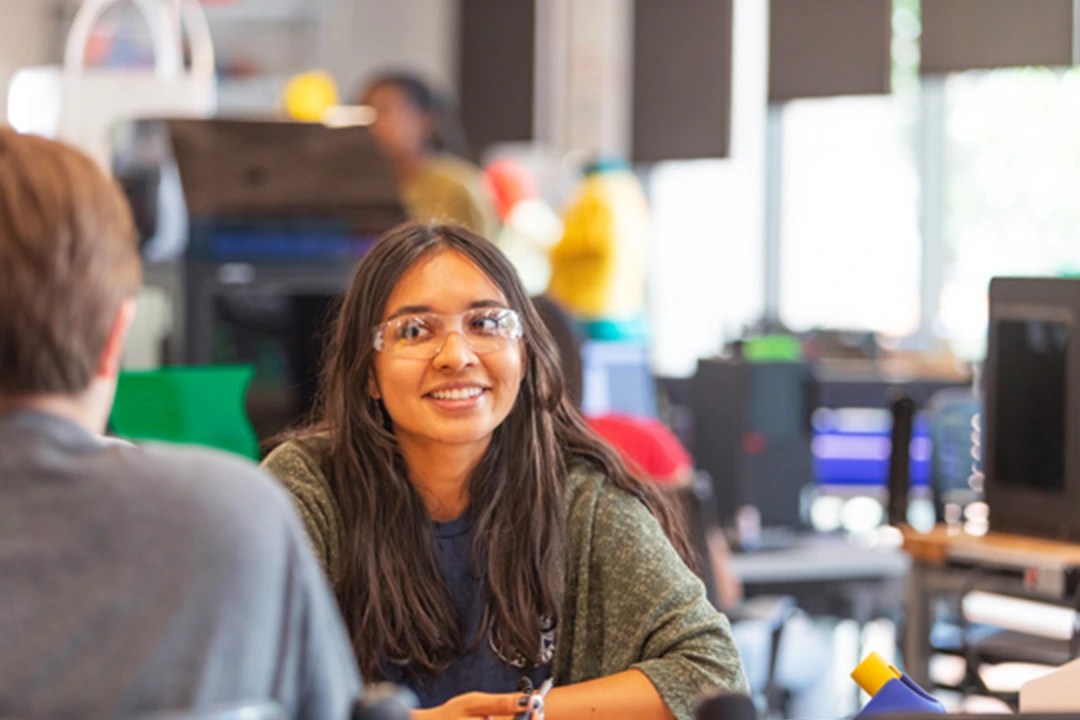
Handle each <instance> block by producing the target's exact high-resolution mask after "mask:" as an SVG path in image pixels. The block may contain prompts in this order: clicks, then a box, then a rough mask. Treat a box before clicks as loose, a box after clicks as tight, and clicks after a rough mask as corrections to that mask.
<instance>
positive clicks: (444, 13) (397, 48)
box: [320, 0, 458, 97]
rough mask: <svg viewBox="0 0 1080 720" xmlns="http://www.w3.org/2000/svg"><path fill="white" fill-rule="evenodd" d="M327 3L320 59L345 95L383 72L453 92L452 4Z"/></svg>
mask: <svg viewBox="0 0 1080 720" xmlns="http://www.w3.org/2000/svg"><path fill="white" fill-rule="evenodd" d="M327 1H328V3H329V7H328V13H329V17H328V22H327V23H326V26H325V28H324V34H323V39H324V42H323V46H322V49H321V53H320V55H321V61H322V64H323V66H324V67H325V68H326V69H327V70H329V71H330V72H331V73H333V75H334V76H335V77H336V78H337V81H338V83H339V84H340V85H341V90H342V92H343V93H344V94H345V95H346V97H350V96H352V94H353V93H355V92H358V91H359V90H360V84H361V83H363V82H364V81H365V80H366V79H367V78H369V77H371V76H372V75H373V74H375V73H377V72H379V71H381V70H385V69H387V68H391V69H408V70H411V71H414V72H416V73H418V74H419V75H420V76H421V77H423V78H425V79H427V80H430V81H431V82H433V83H434V84H435V85H436V86H438V87H440V88H442V89H444V90H446V91H449V92H454V91H456V89H457V88H456V86H457V62H456V58H457V16H458V2H457V0H327Z"/></svg>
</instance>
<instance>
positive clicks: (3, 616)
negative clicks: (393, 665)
mask: <svg viewBox="0 0 1080 720" xmlns="http://www.w3.org/2000/svg"><path fill="white" fill-rule="evenodd" d="M359 691H360V680H359V675H358V672H357V668H356V663H355V659H354V657H353V653H352V649H351V647H350V646H349V643H348V639H347V635H346V632H345V629H344V626H343V624H342V622H341V618H340V616H339V615H338V611H337V606H336V604H335V602H334V599H333V597H332V595H331V594H330V591H329V589H328V587H327V585H326V581H325V580H324V578H323V574H322V571H321V570H320V568H319V566H318V565H317V564H316V562H315V559H314V557H313V556H312V555H311V551H310V549H309V547H308V543H307V540H306V538H305V536H304V531H303V529H302V527H301V526H300V523H299V521H298V520H297V518H296V516H295V514H294V511H293V508H292V503H291V502H290V500H289V499H288V497H287V496H286V495H285V494H284V492H283V491H282V490H280V489H279V488H278V486H277V485H276V484H275V483H274V482H273V481H272V480H270V479H269V478H267V477H266V476H265V475H263V474H262V473H261V472H260V471H259V470H257V469H256V468H255V467H253V466H252V465H250V464H248V463H246V462H244V461H242V460H240V459H238V458H234V457H231V456H227V455H225V454H222V453H216V452H209V451H195V450H182V449H178V448H170V447H163V446H152V447H141V448H137V447H125V446H123V445H119V444H105V443H103V442H101V441H100V440H99V439H98V438H95V437H94V436H93V435H91V434H89V433H88V432H86V431H85V430H83V429H82V428H80V427H79V426H77V425H75V424H73V423H71V422H68V421H66V420H63V419H60V418H57V417H54V416H50V415H46V414H41V413H31V412H18V413H12V414H8V415H4V416H0V717H7V716H14V717H33V718H61V717H64V718H74V717H78V718H104V717H138V716H140V715H143V714H146V713H150V712H155V711H161V710H171V709H187V710H195V709H200V710H201V709H208V708H212V707H216V706H220V705H227V704H236V703H242V702H265V701H267V700H273V701H276V702H278V703H280V704H281V705H282V707H284V709H285V711H286V713H287V716H288V717H290V718H319V719H322V718H328V719H333V718H341V719H342V720H344V719H345V718H347V717H348V713H349V709H350V707H351V705H352V703H353V701H354V699H355V698H356V697H357V695H358V694H359Z"/></svg>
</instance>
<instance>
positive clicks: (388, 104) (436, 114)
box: [360, 73, 498, 237]
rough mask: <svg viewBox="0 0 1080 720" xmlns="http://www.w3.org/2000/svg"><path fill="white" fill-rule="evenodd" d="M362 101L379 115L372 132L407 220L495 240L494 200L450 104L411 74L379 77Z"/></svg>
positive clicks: (369, 86)
mask: <svg viewBox="0 0 1080 720" xmlns="http://www.w3.org/2000/svg"><path fill="white" fill-rule="evenodd" d="M360 101H361V103H363V104H364V105H367V106H369V107H371V108H372V109H373V110H374V111H375V120H374V122H373V123H372V124H371V132H372V134H373V135H374V136H375V140H376V141H377V142H378V143H379V147H381V148H382V151H383V152H384V153H385V154H386V156H387V159H388V160H389V161H390V166H391V168H392V169H393V172H394V176H395V177H396V179H397V182H398V189H399V192H400V195H401V201H402V204H403V205H404V206H405V209H406V211H407V212H408V213H409V216H410V217H412V218H413V219H415V220H418V221H420V222H437V223H447V224H452V225H460V226H462V227H465V228H467V229H469V230H472V231H473V232H475V233H478V234H480V235H483V236H485V237H493V236H494V235H495V234H496V231H497V229H498V220H497V219H496V217H495V208H494V204H493V199H492V197H491V193H490V191H489V190H488V188H487V186H486V185H485V182H484V178H483V175H482V173H481V171H480V169H479V168H478V167H476V166H475V165H473V164H472V163H470V162H469V161H468V160H466V159H465V157H466V155H467V152H466V150H465V139H464V134H463V133H462V132H461V129H460V127H458V123H457V120H456V117H455V116H454V113H453V111H452V109H451V105H450V102H449V101H448V100H446V99H445V98H443V97H441V96H440V95H439V94H438V93H436V92H435V90H433V89H432V88H431V87H430V86H428V85H427V84H426V83H425V82H424V81H422V80H420V79H419V78H418V77H415V76H413V75H410V74H407V73H388V74H385V75H380V76H378V77H376V78H375V79H374V80H372V81H371V82H370V83H368V85H367V87H366V89H365V90H364V92H363V93H362V95H361V98H360Z"/></svg>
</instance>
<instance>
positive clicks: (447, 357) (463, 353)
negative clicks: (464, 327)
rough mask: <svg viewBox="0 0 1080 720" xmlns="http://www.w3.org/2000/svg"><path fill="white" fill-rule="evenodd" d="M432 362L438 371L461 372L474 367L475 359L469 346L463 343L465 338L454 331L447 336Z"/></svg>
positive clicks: (474, 354)
mask: <svg viewBox="0 0 1080 720" xmlns="http://www.w3.org/2000/svg"><path fill="white" fill-rule="evenodd" d="M432 362H434V363H435V367H437V368H439V369H440V370H461V369H463V368H466V367H469V366H470V365H475V364H476V362H477V357H476V353H474V352H473V350H472V348H470V347H469V344H468V343H467V342H465V336H464V335H462V334H461V333H460V332H458V331H456V330H454V331H451V332H450V333H449V334H447V336H446V339H445V340H444V341H443V344H442V347H441V348H439V352H438V353H437V354H436V355H435V357H434V358H433V360H432Z"/></svg>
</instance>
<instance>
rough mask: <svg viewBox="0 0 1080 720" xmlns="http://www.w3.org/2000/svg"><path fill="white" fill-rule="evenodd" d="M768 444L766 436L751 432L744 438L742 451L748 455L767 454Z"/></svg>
mask: <svg viewBox="0 0 1080 720" xmlns="http://www.w3.org/2000/svg"><path fill="white" fill-rule="evenodd" d="M767 444H768V441H767V440H766V439H765V436H764V435H762V434H761V433H758V432H750V433H746V434H745V435H743V436H742V449H743V452H744V453H746V454H747V455H760V454H761V453H763V452H765V446H766V445H767Z"/></svg>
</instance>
